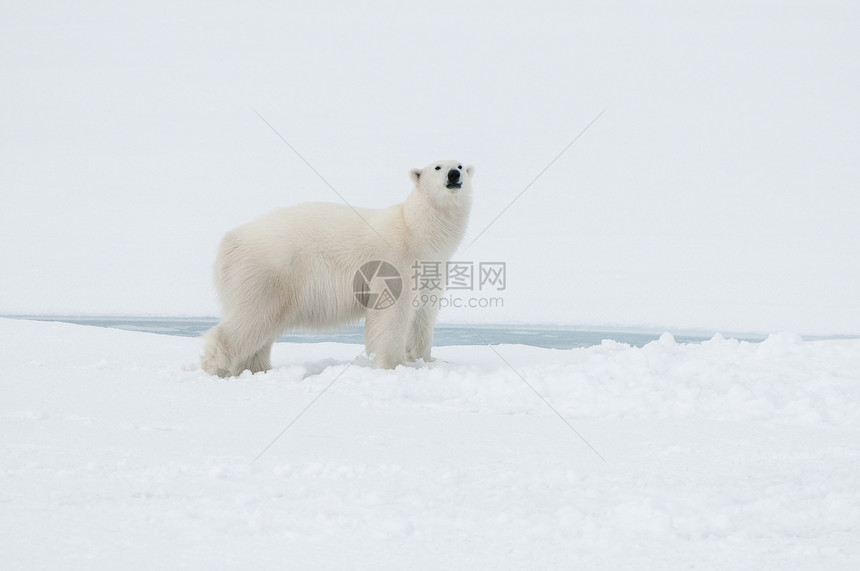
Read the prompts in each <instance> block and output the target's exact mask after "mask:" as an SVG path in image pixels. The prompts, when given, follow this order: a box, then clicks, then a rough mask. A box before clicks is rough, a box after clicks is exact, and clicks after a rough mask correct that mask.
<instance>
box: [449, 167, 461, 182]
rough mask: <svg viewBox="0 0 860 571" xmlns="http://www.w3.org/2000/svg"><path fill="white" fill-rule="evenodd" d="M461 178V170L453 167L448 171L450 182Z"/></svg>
mask: <svg viewBox="0 0 860 571" xmlns="http://www.w3.org/2000/svg"><path fill="white" fill-rule="evenodd" d="M458 180H460V171H458V170H457V169H451V170H449V171H448V182H457V181H458Z"/></svg>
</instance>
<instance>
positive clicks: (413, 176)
mask: <svg viewBox="0 0 860 571" xmlns="http://www.w3.org/2000/svg"><path fill="white" fill-rule="evenodd" d="M409 178H410V180H412V184H414V185H415V186H418V179H419V178H421V169H411V170H410V171H409Z"/></svg>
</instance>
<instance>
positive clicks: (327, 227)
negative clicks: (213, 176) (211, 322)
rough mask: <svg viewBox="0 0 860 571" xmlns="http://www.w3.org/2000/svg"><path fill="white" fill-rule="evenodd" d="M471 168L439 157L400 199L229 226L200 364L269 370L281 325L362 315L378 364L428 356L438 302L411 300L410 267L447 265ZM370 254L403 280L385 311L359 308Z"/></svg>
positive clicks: (306, 325) (315, 326)
mask: <svg viewBox="0 0 860 571" xmlns="http://www.w3.org/2000/svg"><path fill="white" fill-rule="evenodd" d="M437 166H441V169H439V170H437V169H436V167H437ZM452 168H453V169H458V170H459V171H460V172H461V181H462V188H461V189H459V190H449V189H448V188H446V183H447V174H448V171H449V169H452ZM473 172H474V171H473V169H472V167H464V166H463V165H462V164H461V163H459V162H457V161H438V162H435V163H432V164H431V165H429V166H427V167H426V168H424V169H423V170H418V169H413V170H412V171H410V173H409V175H410V178H411V179H412V181H413V183H414V184H415V188H414V189H413V190H412V193H411V194H410V195H409V196H408V198H407V199H406V201H405V202H404V203H402V204H397V205H395V206H391V207H389V208H384V209H370V208H357V209H355V210H353V209H352V208H350V207H349V206H345V205H341V204H329V203H313V204H302V205H299V206H293V207H290V208H283V209H280V210H276V211H274V212H272V213H271V214H268V215H266V216H263V217H262V218H259V219H257V220H255V221H253V222H250V223H248V224H245V225H244V226H240V227H239V228H236V229H235V230H233V231H231V232H228V233H227V235H226V236H225V237H224V239H223V240H222V241H221V246H220V248H219V250H218V256H217V258H216V260H215V285H216V288H217V290H218V294H219V297H220V299H221V303H222V305H223V319H222V320H221V323H219V324H218V325H217V326H215V327H214V328H212V329H211V330H210V331H209V332H208V333H207V334H206V348H205V351H204V355H203V359H202V367H203V369H204V370H206V371H207V372H209V373H210V374H214V375H219V376H222V377H226V376H231V375H238V374H240V373H241V372H242V371H244V370H246V369H247V370H250V371H251V372H258V371H266V370H268V369H270V368H271V361H270V354H271V349H272V343H274V341H275V340H276V339H277V338H278V337H279V336H280V335H281V334H282V333H283V332H284V331H287V330H291V329H312V330H326V329H333V328H336V327H339V326H342V325H345V324H349V323H353V322H356V321H358V320H360V319H361V318H362V317H364V318H365V333H364V338H365V347H366V350H367V353H368V355H373V358H374V363H375V365H376V366H378V367H381V368H393V367H396V366H397V365H398V364H401V363H403V362H405V361H407V360H416V359H419V358H423V359H424V360H430V346H431V345H432V342H433V325H434V323H435V321H436V311H437V308H436V307H428V308H423V309H415V308H414V307H413V306H412V300H413V299H414V296H415V295H417V292H414V291H412V280H411V279H410V276H411V275H412V273H413V272H414V270H413V269H412V266H413V265H414V264H415V262H416V261H433V262H437V261H438V262H443V263H444V262H445V261H447V260H449V259H450V257H451V255H452V254H453V253H454V250H455V249H456V247H457V245H458V244H459V243H460V240H462V238H463V234H464V232H465V230H466V222H467V220H468V217H469V210H470V207H471V200H472V197H471V179H472V174H473ZM373 260H383V261H386V262H388V263H390V264H392V265H394V266H395V267H396V268H397V270H398V271H399V272H400V276H401V278H402V281H403V291H402V293H401V295H400V297H399V298H398V300H397V302H396V303H395V304H394V305H393V306H391V307H389V308H387V309H376V310H374V309H366V308H365V307H363V306H362V305H361V304H360V303H358V301H357V300H356V298H355V295H354V292H353V279H354V276H355V273H356V271H357V270H358V268H359V267H361V265H362V264H364V263H366V262H370V261H373ZM443 267H444V264H443Z"/></svg>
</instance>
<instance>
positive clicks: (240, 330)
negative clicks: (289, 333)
mask: <svg viewBox="0 0 860 571" xmlns="http://www.w3.org/2000/svg"><path fill="white" fill-rule="evenodd" d="M282 326H283V323H282V321H281V316H280V315H278V314H277V313H274V312H273V313H272V314H268V315H265V316H264V318H262V319H256V320H254V319H249V318H247V317H246V318H244V319H240V318H236V317H231V318H227V319H224V320H223V321H222V322H221V323H219V324H218V325H216V326H215V327H214V328H212V329H211V330H210V331H209V333H207V334H206V349H205V352H204V354H203V359H202V362H201V365H202V367H203V369H204V370H205V371H206V372H207V373H209V374H212V375H218V376H219V377H235V376H237V375H240V374H242V371H245V370H246V369H247V370H250V371H251V372H253V373H258V372H260V371H268V370H269V369H270V368H271V360H270V352H271V349H272V343H274V341H275V339H277V338H278V335H279V334H280V332H281V331H282Z"/></svg>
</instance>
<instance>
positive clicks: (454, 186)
mask: <svg viewBox="0 0 860 571" xmlns="http://www.w3.org/2000/svg"><path fill="white" fill-rule="evenodd" d="M445 188H447V189H448V190H460V189H461V188H463V183H462V182H449V183H448V184H446V185H445Z"/></svg>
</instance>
